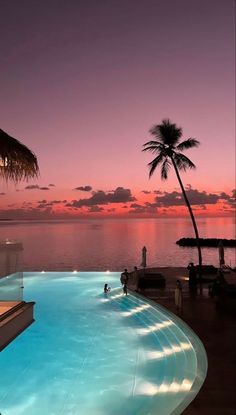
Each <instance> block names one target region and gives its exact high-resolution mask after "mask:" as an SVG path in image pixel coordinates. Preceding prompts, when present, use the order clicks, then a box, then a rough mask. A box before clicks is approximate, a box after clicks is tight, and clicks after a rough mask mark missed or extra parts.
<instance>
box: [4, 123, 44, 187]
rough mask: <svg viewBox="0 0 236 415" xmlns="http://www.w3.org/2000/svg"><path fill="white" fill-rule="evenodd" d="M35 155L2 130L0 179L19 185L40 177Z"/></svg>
mask: <svg viewBox="0 0 236 415" xmlns="http://www.w3.org/2000/svg"><path fill="white" fill-rule="evenodd" d="M38 174H39V167H38V162H37V158H36V156H35V154H34V153H33V152H32V151H31V150H29V149H28V147H26V146H25V145H24V144H22V143H21V142H20V141H18V140H16V139H15V138H13V137H11V136H10V135H8V134H7V133H6V132H5V131H3V130H1V129H0V179H3V180H5V181H8V180H11V181H13V182H15V183H18V182H19V181H20V180H29V179H32V178H36V177H38Z"/></svg>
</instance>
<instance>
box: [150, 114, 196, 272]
mask: <svg viewBox="0 0 236 415" xmlns="http://www.w3.org/2000/svg"><path fill="white" fill-rule="evenodd" d="M150 133H151V134H152V135H153V136H154V137H155V140H151V141H148V142H147V143H145V144H144V145H143V146H144V149H143V150H142V151H149V152H151V153H153V154H155V155H156V157H155V158H154V159H153V160H152V161H151V162H150V163H148V166H149V168H150V170H149V177H151V176H152V175H153V173H154V171H155V170H156V168H157V167H159V166H160V167H161V179H162V180H167V178H168V173H169V170H170V168H171V166H172V165H173V167H174V170H175V173H176V176H177V179H178V181H179V184H180V187H181V190H182V193H183V197H184V200H185V203H186V205H187V207H188V210H189V214H190V217H191V219H192V224H193V228H194V232H195V236H196V243H197V249H198V259H199V269H200V277H201V267H202V253H201V246H200V242H199V234H198V229H197V224H196V221H195V218H194V215H193V211H192V208H191V205H190V203H189V200H188V198H187V195H186V192H185V189H184V186H183V183H182V180H181V177H180V174H179V171H180V170H183V171H186V170H187V169H195V168H196V166H195V165H194V164H193V162H192V161H191V160H190V159H189V158H188V157H186V156H185V155H184V154H182V153H181V151H183V150H187V149H189V148H193V147H197V146H198V145H199V144H200V143H199V141H198V140H196V139H195V138H188V139H187V140H184V141H182V142H180V139H181V137H182V128H181V127H177V126H176V124H172V123H171V121H170V120H169V119H164V120H162V123H161V124H158V125H154V126H153V127H152V128H151V129H150Z"/></svg>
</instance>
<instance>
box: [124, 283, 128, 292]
mask: <svg viewBox="0 0 236 415" xmlns="http://www.w3.org/2000/svg"><path fill="white" fill-rule="evenodd" d="M123 292H124V294H125V295H127V294H128V286H127V282H125V283H124V285H123Z"/></svg>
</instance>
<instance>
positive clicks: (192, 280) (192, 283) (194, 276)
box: [187, 262, 197, 287]
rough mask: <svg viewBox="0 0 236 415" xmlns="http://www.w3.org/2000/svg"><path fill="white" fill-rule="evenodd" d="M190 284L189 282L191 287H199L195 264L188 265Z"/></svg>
mask: <svg viewBox="0 0 236 415" xmlns="http://www.w3.org/2000/svg"><path fill="white" fill-rule="evenodd" d="M187 269H188V278H189V280H188V282H189V286H190V287H196V285H197V273H196V268H195V265H194V263H193V262H190V263H189V264H188V267H187Z"/></svg>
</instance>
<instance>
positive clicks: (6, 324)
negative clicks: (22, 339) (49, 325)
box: [0, 301, 35, 351]
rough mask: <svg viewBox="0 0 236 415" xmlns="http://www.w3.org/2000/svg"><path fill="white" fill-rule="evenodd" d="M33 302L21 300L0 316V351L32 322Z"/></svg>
mask: <svg viewBox="0 0 236 415" xmlns="http://www.w3.org/2000/svg"><path fill="white" fill-rule="evenodd" d="M34 304H35V303H34V302H29V303H26V302H25V301H21V302H20V303H18V304H16V305H15V306H14V307H12V308H10V309H9V310H7V311H6V312H5V313H3V314H1V316H0V351H2V350H3V349H4V348H5V347H6V346H7V345H8V344H9V343H11V342H12V341H13V340H14V339H15V338H16V337H17V336H18V335H19V334H20V333H22V331H24V330H25V329H26V328H27V327H28V326H29V325H30V324H32V323H33V322H34V316H33V308H34Z"/></svg>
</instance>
